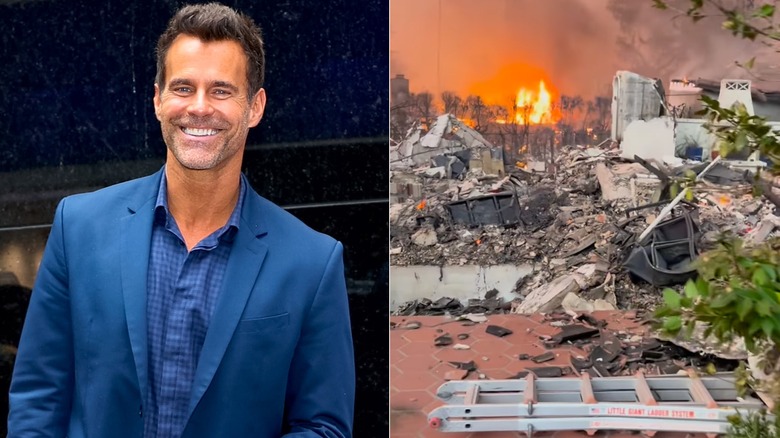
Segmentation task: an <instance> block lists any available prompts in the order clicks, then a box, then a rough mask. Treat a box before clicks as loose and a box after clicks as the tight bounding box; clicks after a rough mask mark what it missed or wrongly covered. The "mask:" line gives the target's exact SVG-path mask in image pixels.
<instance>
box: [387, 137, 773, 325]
mask: <svg viewBox="0 0 780 438" xmlns="http://www.w3.org/2000/svg"><path fill="white" fill-rule="evenodd" d="M429 154H430V152H429ZM431 155H435V154H431ZM444 155H447V153H446V152H444ZM620 155H621V154H620V151H619V150H617V149H615V148H612V149H609V148H606V147H605V148H584V147H569V148H567V149H564V150H561V151H558V155H557V157H556V158H555V160H554V162H552V163H528V165H527V166H525V168H521V167H520V166H511V167H510V166H506V167H505V169H504V170H505V172H506V173H505V174H490V173H487V172H486V171H485V169H484V168H481V167H480V168H469V167H466V168H464V169H462V170H461V171H460V172H459V173H458V176H457V177H455V178H453V177H452V176H453V174H452V173H450V174H449V176H450V177H449V178H447V175H443V174H442V173H441V172H436V173H432V172H430V171H429V170H430V168H431V165H430V164H431V163H432V162H433V160H431V161H429V162H428V163H418V164H416V165H412V166H406V167H399V166H396V167H395V168H393V169H392V170H391V186H392V187H393V191H392V194H393V195H394V200H395V202H394V203H393V204H391V208H390V229H391V236H390V237H391V244H390V247H391V265H395V266H407V265H434V266H445V265H481V266H490V265H499V264H518V265H519V264H533V265H534V271H535V273H534V275H533V276H531V277H530V278H525V279H523V280H521V281H519V282H518V284H517V285H516V286H515V290H514V291H513V292H514V293H515V295H516V299H515V300H513V302H512V303H510V304H506V305H503V304H498V305H495V306H492V307H491V309H493V310H494V311H499V310H503V311H513V312H516V313H533V312H549V311H553V310H555V309H558V308H560V307H563V308H564V309H566V310H572V311H588V310H593V309H596V310H607V309H610V308H623V309H632V308H633V309H636V308H653V307H655V305H656V304H657V303H658V302H659V301H660V300H661V294H660V289H661V287H662V286H668V285H674V284H680V283H682V282H684V281H685V280H686V279H687V278H690V276H691V275H692V272H693V270H692V268H691V267H690V262H691V261H693V260H694V259H695V258H696V256H697V255H698V253H700V252H701V251H704V250H706V249H707V248H709V247H711V246H712V245H713V244H714V242H715V241H716V239H717V237H718V236H719V234H720V233H722V232H724V231H725V232H731V233H734V234H736V235H740V236H744V237H746V238H747V239H749V240H753V241H761V240H764V239H766V238H768V237H769V236H770V235H772V234H773V233H776V231H775V229H776V228H777V227H778V225H780V219H778V217H777V216H775V214H777V208H778V205H780V203H778V201H777V198H778V195H777V193H776V189H775V188H773V187H772V186H771V184H769V183H766V184H767V186H768V187H769V190H767V191H766V192H765V195H764V196H763V197H756V196H754V194H753V178H752V175H751V174H749V173H748V172H746V171H743V170H741V168H738V167H732V166H730V165H729V163H728V162H727V161H725V160H723V161H721V162H719V163H715V164H712V165H708V164H707V163H698V162H687V163H682V165H680V166H676V167H675V168H671V167H670V166H667V165H666V164H665V163H662V162H658V161H654V162H647V161H645V160H643V159H641V157H635V159H633V160H631V159H626V158H621V156H620ZM540 164H541V166H540ZM539 167H543V168H545V169H544V171H543V172H537V171H531V170H527V169H530V168H539ZM686 174H687V175H696V174H697V175H699V181H697V183H696V185H695V188H694V189H693V190H692V196H690V197H688V199H687V200H686V199H685V197H683V195H679V196H677V199H676V200H675V201H674V202H670V201H671V199H672V198H673V197H674V196H673V195H676V193H675V187H674V186H675V184H674V183H675V181H680V180H681V179H682V178H683V177H684V176H685V175H686ZM431 175H435V176H431ZM678 201H679V202H678ZM667 213H668V217H667V218H663V217H661V218H659V216H661V215H664V216H665V215H667ZM660 219H663V220H660ZM645 235H646V236H647V237H646V238H644V239H641V240H640V239H639V237H640V236H645ZM419 304H420V303H416V304H409V305H406V306H403V307H404V308H402V309H398V310H397V311H396V313H397V314H409V313H408V309H409V308H410V307H414V308H415V309H417V311H419V312H420V313H421V314H425V313H426V310H425V306H422V307H420V308H419V309H418V307H419V306H418V305H419ZM472 304H473V303H472Z"/></svg>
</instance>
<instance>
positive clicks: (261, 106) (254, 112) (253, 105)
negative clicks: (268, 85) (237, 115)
mask: <svg viewBox="0 0 780 438" xmlns="http://www.w3.org/2000/svg"><path fill="white" fill-rule="evenodd" d="M263 112H265V88H261V89H259V90H257V93H256V94H255V96H254V97H253V98H252V99H251V101H250V102H249V127H250V128H254V127H255V126H257V124H258V123H260V120H261V119H262V118H263Z"/></svg>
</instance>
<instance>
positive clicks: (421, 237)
mask: <svg viewBox="0 0 780 438" xmlns="http://www.w3.org/2000/svg"><path fill="white" fill-rule="evenodd" d="M412 243H414V244H415V245H419V246H433V245H436V244H437V243H439V238H438V237H437V235H436V231H434V230H430V229H420V230H417V231H416V232H415V233H414V234H413V235H412Z"/></svg>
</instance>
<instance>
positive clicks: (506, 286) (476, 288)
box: [390, 265, 534, 311]
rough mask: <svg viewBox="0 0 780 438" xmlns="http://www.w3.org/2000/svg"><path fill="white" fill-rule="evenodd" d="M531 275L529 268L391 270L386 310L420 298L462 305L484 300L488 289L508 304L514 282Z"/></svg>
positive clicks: (513, 266) (393, 267)
mask: <svg viewBox="0 0 780 438" xmlns="http://www.w3.org/2000/svg"><path fill="white" fill-rule="evenodd" d="M533 271H534V268H533V266H532V265H496V266H475V265H464V266H442V267H439V266H391V267H390V278H392V279H393V281H391V282H390V309H391V311H392V310H396V309H397V308H398V307H399V306H400V305H401V304H403V303H406V302H408V301H412V300H419V299H423V298H428V299H430V300H433V301H436V300H437V299H439V298H441V297H450V298H456V299H458V300H460V301H461V302H462V303H464V304H466V302H467V301H468V300H469V299H471V298H475V299H482V298H484V297H485V293H486V292H487V291H489V290H491V289H497V290H498V296H499V297H501V298H503V299H504V301H505V302H509V301H512V299H514V298H516V296H515V295H514V294H513V293H512V290H514V288H515V284H516V283H517V281H518V280H520V279H521V278H523V277H525V276H527V275H529V274H531V273H532V272H533Z"/></svg>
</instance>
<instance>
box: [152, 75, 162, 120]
mask: <svg viewBox="0 0 780 438" xmlns="http://www.w3.org/2000/svg"><path fill="white" fill-rule="evenodd" d="M152 102H154V115H155V116H156V117H157V120H160V106H161V105H162V102H161V101H160V86H159V85H157V84H154V99H152ZM160 121H162V120H160Z"/></svg>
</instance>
